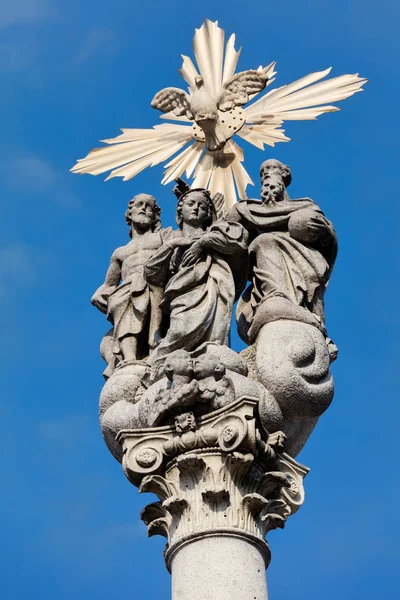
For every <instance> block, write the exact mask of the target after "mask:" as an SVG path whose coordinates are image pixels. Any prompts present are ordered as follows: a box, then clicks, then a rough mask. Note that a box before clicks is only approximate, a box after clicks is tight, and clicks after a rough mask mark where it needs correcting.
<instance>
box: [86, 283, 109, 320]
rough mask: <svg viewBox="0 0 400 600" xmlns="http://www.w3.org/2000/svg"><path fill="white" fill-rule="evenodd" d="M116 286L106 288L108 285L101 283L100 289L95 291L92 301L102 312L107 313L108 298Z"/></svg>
mask: <svg viewBox="0 0 400 600" xmlns="http://www.w3.org/2000/svg"><path fill="white" fill-rule="evenodd" d="M114 289H115V288H106V286H104V285H101V286H100V287H99V289H98V290H96V291H95V293H94V294H93V296H92V298H91V299H90V302H91V303H92V304H93V306H95V307H96V308H97V309H98V310H99V311H100V312H102V313H104V314H107V300H108V297H109V295H110V294H111V292H113V291H114Z"/></svg>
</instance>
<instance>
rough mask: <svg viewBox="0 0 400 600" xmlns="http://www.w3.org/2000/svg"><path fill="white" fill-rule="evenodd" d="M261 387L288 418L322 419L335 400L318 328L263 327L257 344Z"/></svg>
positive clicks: (275, 324) (292, 325) (280, 323)
mask: <svg viewBox="0 0 400 600" xmlns="http://www.w3.org/2000/svg"><path fill="white" fill-rule="evenodd" d="M256 349H257V350H256V352H257V354H256V360H257V370H258V377H259V381H260V383H262V384H263V385H264V386H265V387H266V389H267V390H268V391H269V392H270V393H271V394H272V396H273V397H274V398H275V400H276V401H277V402H278V404H279V406H280V408H281V410H282V412H283V414H284V416H285V417H287V418H289V419H291V418H299V417H300V418H302V417H308V418H312V417H319V416H320V415H321V414H322V413H323V412H325V410H326V409H327V408H328V406H329V405H330V403H331V401H332V398H333V392H334V387H333V377H332V374H331V372H330V369H329V366H330V359H329V352H328V348H327V345H326V341H325V338H324V336H323V335H322V333H321V332H320V331H319V329H317V328H316V327H314V326H312V325H307V324H305V323H301V322H296V321H273V322H271V323H268V324H267V325H264V326H263V327H262V328H261V330H260V332H259V334H258V336H257V343H256Z"/></svg>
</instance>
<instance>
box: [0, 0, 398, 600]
mask: <svg viewBox="0 0 400 600" xmlns="http://www.w3.org/2000/svg"><path fill="white" fill-rule="evenodd" d="M399 16H400V10H399V8H398V7H397V6H396V3H395V2H394V1H393V0H390V1H389V0H381V1H380V2H377V1H376V0H374V1H371V0H313V1H312V0H302V1H299V0H288V1H287V2H284V3H279V2H272V1H271V2H270V1H264V0H263V1H262V2H261V1H258V0H257V1H254V2H252V3H246V2H238V1H237V0H231V1H230V2H223V3H222V2H215V1H211V0H203V1H202V2H195V3H192V4H191V3H189V2H182V1H181V0H180V1H179V2H174V3H170V4H168V3H166V2H160V1H159V0H152V1H151V2H138V1H133V2H132V0H129V1H128V0H113V1H112V2H106V1H105V0H97V1H96V2H95V1H94V0H85V1H84V2H82V0H69V1H68V2H65V1H64V2H62V1H61V0H58V1H56V0H53V1H52V0H13V1H12V2H10V1H9V0H0V77H1V90H2V91H1V95H0V114H1V117H2V118H1V139H0V149H1V154H2V158H1V162H0V170H1V175H2V176H1V178H0V187H1V199H2V206H3V210H2V218H1V222H0V231H1V236H0V299H1V304H2V310H1V331H2V339H3V343H2V344H1V346H0V352H1V364H2V365H3V367H2V372H3V379H2V381H3V384H2V389H3V394H2V402H1V408H0V414H1V424H2V427H1V430H2V431H1V436H0V439H1V444H2V452H1V459H2V460H1V462H2V467H1V472H2V481H3V485H2V492H1V500H0V503H1V506H0V513H1V515H2V517H3V519H4V520H3V522H2V527H1V529H2V536H1V538H2V539H1V550H0V552H1V567H2V568H1V575H0V588H1V590H2V594H1V595H2V597H4V598H13V600H20V599H21V600H22V599H24V600H25V599H27V598H28V599H31V598H32V599H33V598H40V599H41V600H53V598H55V597H57V599H58V600H70V599H71V598H74V600H88V599H96V600H109V599H110V598H116V597H118V598H122V597H125V598H135V597H144V596H145V597H146V599H147V600H153V599H154V600H156V599H157V600H164V599H165V600H167V599H169V598H170V589H169V585H170V582H169V575H168V574H167V572H166V570H165V568H164V566H163V559H162V548H163V545H164V540H163V539H161V538H159V539H156V538H153V539H151V540H148V541H147V539H146V532H145V527H144V525H143V524H142V523H141V522H140V521H139V512H140V509H141V508H142V507H143V506H144V504H145V503H146V498H145V497H140V496H139V495H138V494H137V492H136V490H135V489H134V488H133V487H132V486H131V485H130V484H129V483H128V482H127V481H126V479H125V477H124V475H123V473H122V470H121V468H120V466H119V465H118V463H117V462H116V461H115V460H114V459H113V458H112V457H111V455H110V454H109V453H108V451H107V449H106V447H105V446H104V444H103V441H102V438H101V435H100V431H99V427H98V419H97V403H98V395H99V392H100V389H101V386H102V376H101V373H102V369H103V363H102V360H101V358H100V356H99V355H98V344H99V342H100V339H101V337H102V335H103V333H104V332H105V331H106V329H107V324H106V321H105V320H104V318H103V317H102V315H101V314H100V313H98V312H97V311H96V310H95V309H94V308H93V307H92V306H91V305H90V303H89V299H90V296H91V295H92V293H93V291H94V290H95V289H96V287H97V286H98V285H99V284H100V283H101V282H102V278H103V276H104V272H105V269H106V266H107V263H108V259H109V256H110V254H111V252H112V250H113V249H114V248H115V247H116V246H118V245H121V244H123V243H125V241H126V240H127V227H126V225H125V222H124V212H125V207H126V203H127V201H128V200H129V199H130V198H131V197H132V196H133V194H134V193H136V192H141V191H146V192H149V193H153V194H154V195H156V197H157V198H158V199H159V201H160V204H161V205H162V208H163V221H164V224H166V225H169V224H173V218H174V209H175V202H174V198H173V196H172V194H171V191H170V189H168V188H162V187H161V185H160V183H159V182H160V179H161V174H162V166H161V165H160V166H159V167H156V168H154V169H153V170H150V171H147V172H144V173H142V174H141V175H140V176H138V177H137V178H136V179H134V180H132V181H130V182H127V183H122V182H120V181H117V180H112V181H110V182H108V183H104V182H103V178H102V177H96V178H93V177H90V176H84V177H79V176H77V175H71V174H69V172H68V170H69V168H70V167H71V166H72V165H73V164H74V162H75V160H76V159H77V158H79V157H82V156H84V155H85V154H86V153H87V151H89V150H90V149H91V148H92V147H94V146H96V145H97V140H99V139H102V138H105V137H113V136H115V135H117V134H118V130H119V128H120V127H150V126H152V125H153V124H154V123H156V122H157V120H158V115H157V113H156V112H155V111H153V110H152V109H151V108H150V105H149V102H150V100H151V98H152V97H153V95H154V93H155V92H156V91H158V90H159V89H161V88H162V87H164V86H167V85H172V86H180V85H181V81H180V77H179V75H178V73H177V69H178V67H180V53H185V54H189V53H191V40H192V35H193V30H194V28H195V27H199V26H200V25H201V23H202V21H203V20H204V18H210V19H213V20H214V19H219V21H220V24H221V26H222V27H224V28H225V30H226V32H227V33H229V34H230V33H232V32H235V33H236V35H237V40H238V45H243V52H242V56H241V60H240V63H239V66H241V67H242V68H243V69H245V68H254V67H256V66H258V65H259V64H260V63H262V64H267V63H268V62H270V61H272V60H277V61H278V80H277V84H278V83H279V84H280V85H282V84H284V83H289V82H290V81H292V80H294V79H296V78H298V77H301V76H302V75H305V74H307V73H309V72H310V71H314V70H320V69H323V68H326V67H328V66H330V65H333V67H334V69H333V75H341V74H344V73H354V72H360V74H361V75H363V76H365V77H369V78H370V83H369V84H368V85H367V87H366V91H365V92H364V93H362V94H357V95H356V96H354V97H353V98H350V99H349V100H347V101H345V102H343V103H342V104H341V107H342V111H341V112H339V113H336V114H333V115H324V116H322V117H320V119H319V120H318V121H317V122H306V123H296V122H294V123H289V124H287V127H286V131H287V133H288V135H289V136H290V137H291V138H292V142H290V143H289V144H279V145H278V146H276V148H275V149H274V148H267V150H266V151H265V152H264V153H262V152H260V151H258V150H256V149H254V150H253V149H249V148H248V147H247V148H246V167H247V168H248V170H249V172H250V174H251V175H252V176H253V178H254V180H257V173H258V167H259V164H260V162H261V161H262V160H263V159H266V158H269V157H275V158H278V159H280V160H282V161H284V162H286V163H288V164H289V165H290V166H291V168H292V172H293V184H292V186H291V189H290V191H291V194H292V196H293V197H296V196H310V197H312V198H313V199H314V200H315V201H316V202H317V203H318V204H319V205H320V206H321V207H322V209H323V210H324V211H325V213H326V214H327V216H328V217H329V218H330V219H331V220H332V221H333V222H334V224H335V227H336V229H337V232H338V236H339V243H340V251H339V257H338V262H337V265H336V268H335V272H334V275H333V278H332V280H331V284H330V287H329V290H328V294H327V319H328V326H329V331H330V333H331V335H332V337H333V338H334V339H335V341H336V343H337V344H338V346H339V348H340V355H339V359H338V361H337V363H336V364H335V365H334V375H335V379H336V396H335V400H334V402H333V404H332V406H331V408H330V409H329V411H328V412H327V413H326V414H325V415H324V416H323V417H322V418H321V420H320V423H319V426H318V427H317V429H316V430H315V432H314V434H313V436H312V438H311V439H310V440H309V443H308V445H307V447H306V448H305V449H304V451H303V452H302V453H301V455H300V460H301V461H302V462H304V463H305V464H307V465H308V466H310V467H311V469H312V470H311V473H310V475H309V476H308V478H307V480H306V489H307V500H306V503H305V505H304V506H303V507H302V509H301V510H300V512H299V513H298V514H297V515H296V516H295V517H293V518H292V519H290V520H289V522H288V524H287V528H286V530H285V531H283V532H282V531H278V532H273V533H272V534H271V535H270V544H271V547H272V554H273V558H272V564H271V567H270V569H269V571H268V579H269V588H270V596H271V600H278V599H279V600H289V599H290V600H292V599H293V598H296V600H314V599H315V600H321V599H323V600H337V599H338V598H340V599H341V600H350V599H351V600H354V599H356V598H363V600H370V599H371V600H372V599H374V600H375V599H376V598H378V597H385V598H392V597H395V596H396V595H397V593H398V584H397V585H396V584H395V571H396V570H397V567H398V562H399V558H400V557H399V550H398V539H399V534H400V532H399V528H398V524H397V523H396V518H397V513H398V504H399V501H400V485H399V476H398V469H399V461H398V441H397V440H398V437H399V436H398V430H397V429H398V422H399V416H400V410H399V393H398V371H399V369H398V366H397V357H398V355H397V352H398V348H399V311H398V306H397V305H398V297H399V292H400V286H399V268H398V249H397V247H398V243H399V222H400V211H399V200H398V198H397V194H398V189H399V186H398V183H399V175H398V172H399V169H398V158H399V153H398V140H399V134H400V131H399V124H398V106H399V77H398V62H399V39H400V38H399V36H398V22H399ZM249 192H250V193H251V190H249ZM254 194H255V195H257V194H258V188H255V190H254ZM235 344H236V345H235V347H236V348H237V349H238V348H239V347H240V346H239V343H238V342H237V341H236V342H235Z"/></svg>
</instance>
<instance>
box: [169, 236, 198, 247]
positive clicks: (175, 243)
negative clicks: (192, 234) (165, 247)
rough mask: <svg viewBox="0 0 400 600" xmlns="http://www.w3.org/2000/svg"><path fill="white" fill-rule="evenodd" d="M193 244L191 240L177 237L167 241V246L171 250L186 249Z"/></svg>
mask: <svg viewBox="0 0 400 600" xmlns="http://www.w3.org/2000/svg"><path fill="white" fill-rule="evenodd" d="M192 243H193V238H185V237H177V238H173V239H172V240H169V242H168V244H169V245H170V246H171V247H172V248H186V247H188V246H190V244H192Z"/></svg>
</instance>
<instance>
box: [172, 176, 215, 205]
mask: <svg viewBox="0 0 400 600" xmlns="http://www.w3.org/2000/svg"><path fill="white" fill-rule="evenodd" d="M174 181H176V186H175V187H174V189H173V190H172V191H173V192H174V194H175V196H176V197H177V198H178V201H180V200H183V198H184V197H185V196H187V195H188V194H189V193H190V192H203V194H205V195H206V196H208V198H209V199H210V200H211V202H212V198H211V194H210V192H209V191H208V190H206V189H204V188H191V187H190V185H189V184H188V183H186V181H184V180H183V179H181V178H180V177H177V178H176V179H175V180H174Z"/></svg>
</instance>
